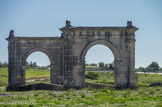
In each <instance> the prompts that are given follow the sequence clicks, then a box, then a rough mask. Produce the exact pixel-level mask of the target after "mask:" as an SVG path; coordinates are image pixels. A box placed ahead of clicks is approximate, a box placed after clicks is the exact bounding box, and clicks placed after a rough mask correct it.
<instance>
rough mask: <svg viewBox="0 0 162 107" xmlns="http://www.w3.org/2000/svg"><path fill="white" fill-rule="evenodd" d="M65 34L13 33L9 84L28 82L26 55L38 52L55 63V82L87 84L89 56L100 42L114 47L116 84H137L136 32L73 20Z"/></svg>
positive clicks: (65, 84) (10, 50)
mask: <svg viewBox="0 0 162 107" xmlns="http://www.w3.org/2000/svg"><path fill="white" fill-rule="evenodd" d="M60 30H61V31H62V36H61V37H15V36H14V32H13V30H12V32H10V36H9V38H7V40H8V42H9V44H8V49H9V81H8V83H9V84H8V85H9V87H13V86H20V85H25V62H26V58H27V57H28V56H29V55H30V54H31V53H33V52H35V51H41V52H43V53H45V54H46V55H47V56H48V58H49V60H50V63H51V74H50V80H51V83H53V84H60V85H64V86H65V87H70V88H81V87H84V85H85V55H86V53H87V51H88V50H89V49H90V48H91V47H92V46H94V45H96V44H102V45H105V46H107V47H108V48H110V49H111V51H112V53H113V55H114V67H115V69H114V74H115V86H116V87H119V88H126V87H134V86H135V73H134V68H135V33H134V32H135V31H137V30H138V28H136V27H134V26H132V23H131V22H129V21H128V22H127V26H126V27H75V26H71V24H70V21H67V22H66V26H65V27H63V28H61V29H60Z"/></svg>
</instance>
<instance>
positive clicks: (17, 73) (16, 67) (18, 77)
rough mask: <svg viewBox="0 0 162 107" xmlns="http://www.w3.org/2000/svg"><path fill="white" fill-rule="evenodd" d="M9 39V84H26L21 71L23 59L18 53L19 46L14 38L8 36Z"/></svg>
mask: <svg viewBox="0 0 162 107" xmlns="http://www.w3.org/2000/svg"><path fill="white" fill-rule="evenodd" d="M7 40H8V51H9V52H8V53H9V54H8V55H9V59H8V62H9V65H8V86H19V85H24V81H22V78H23V77H24V76H23V74H22V72H21V60H20V59H19V57H18V55H17V53H18V52H17V51H18V50H17V46H16V42H14V37H13V38H7Z"/></svg>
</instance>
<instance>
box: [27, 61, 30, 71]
mask: <svg viewBox="0 0 162 107" xmlns="http://www.w3.org/2000/svg"><path fill="white" fill-rule="evenodd" d="M26 68H27V69H29V68H30V66H29V62H28V61H26Z"/></svg>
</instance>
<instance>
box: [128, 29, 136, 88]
mask: <svg viewBox="0 0 162 107" xmlns="http://www.w3.org/2000/svg"><path fill="white" fill-rule="evenodd" d="M128 49H129V50H128V51H129V59H128V63H129V65H128V66H129V72H128V87H130V88H131V87H135V83H136V75H135V35H134V32H130V33H129V40H128Z"/></svg>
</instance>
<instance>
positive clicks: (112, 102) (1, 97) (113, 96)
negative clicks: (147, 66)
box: [0, 69, 162, 107]
mask: <svg viewBox="0 0 162 107" xmlns="http://www.w3.org/2000/svg"><path fill="white" fill-rule="evenodd" d="M96 73H97V74H95V75H97V79H86V81H90V82H96V83H104V84H114V77H113V76H114V74H113V73H112V72H96ZM86 74H87V72H86ZM49 75H50V72H49V71H44V70H27V74H26V77H27V80H30V79H39V78H47V77H49ZM7 79H8V73H7V69H0V87H5V86H7ZM37 82H42V81H41V80H39V81H37ZM43 82H44V81H43ZM46 82H49V80H47V81H46ZM153 82H161V83H162V75H158V74H148V75H147V76H144V74H138V76H137V86H138V89H135V90H130V89H124V90H115V89H108V88H104V89H94V88H91V87H88V88H83V89H80V90H74V89H69V90H67V91H50V90H49V91H48V90H39V91H38V90H37V91H34V90H33V91H26V92H6V91H5V89H4V88H0V107H1V106H2V107H3V106H5V107H6V106H7V107H8V106H11V107H17V106H19V107H21V106H23V107H32V106H34V107H35V106H36V107H39V106H51V107H53V106H59V107H60V106H61V107H64V106H66V107H68V106H72V107H78V106H103V107H114V106H117V107H118V106H130V107H132V106H133V107H138V106H148V107H149V106H157V107H161V106H162V87H148V85H149V84H151V83H153ZM32 83H33V82H32ZM29 84H30V82H29Z"/></svg>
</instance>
